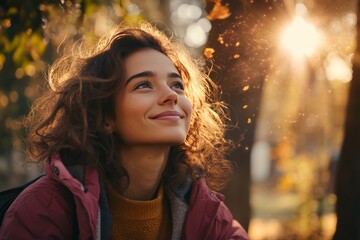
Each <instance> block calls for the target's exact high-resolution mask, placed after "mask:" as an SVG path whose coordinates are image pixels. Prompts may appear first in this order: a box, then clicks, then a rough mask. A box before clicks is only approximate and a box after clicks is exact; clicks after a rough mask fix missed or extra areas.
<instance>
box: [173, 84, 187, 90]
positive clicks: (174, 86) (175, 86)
mask: <svg viewBox="0 0 360 240" xmlns="http://www.w3.org/2000/svg"><path fill="white" fill-rule="evenodd" d="M171 87H173V88H175V89H181V90H184V84H183V83H182V82H174V83H173V84H172V86H171Z"/></svg>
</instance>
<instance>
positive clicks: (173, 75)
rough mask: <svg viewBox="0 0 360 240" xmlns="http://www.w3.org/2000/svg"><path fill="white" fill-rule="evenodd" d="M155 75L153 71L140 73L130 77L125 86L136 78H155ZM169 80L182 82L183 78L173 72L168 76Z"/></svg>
mask: <svg viewBox="0 0 360 240" xmlns="http://www.w3.org/2000/svg"><path fill="white" fill-rule="evenodd" d="M154 76H155V73H154V72H151V71H144V72H139V73H137V74H134V75H132V76H131V77H129V78H128V79H127V80H126V82H125V85H127V84H128V83H129V82H131V80H133V79H135V78H141V77H154ZM168 77H169V78H179V79H180V80H181V81H182V78H181V76H180V74H178V73H176V72H171V73H169V74H168Z"/></svg>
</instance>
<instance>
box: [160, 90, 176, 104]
mask: <svg viewBox="0 0 360 240" xmlns="http://www.w3.org/2000/svg"><path fill="white" fill-rule="evenodd" d="M159 101H160V104H175V105H176V104H177V102H178V95H177V93H176V92H175V91H174V90H173V89H171V88H170V87H169V86H166V87H164V88H163V89H162V93H161V97H160V99H159Z"/></svg>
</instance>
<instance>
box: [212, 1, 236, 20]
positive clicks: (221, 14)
mask: <svg viewBox="0 0 360 240" xmlns="http://www.w3.org/2000/svg"><path fill="white" fill-rule="evenodd" d="M230 15H231V13H230V11H229V7H228V6H227V5H222V4H221V1H216V2H215V4H214V7H213V9H212V10H211V11H210V13H209V14H208V15H207V19H209V20H210V21H212V20H215V19H225V18H228V17H229V16H230Z"/></svg>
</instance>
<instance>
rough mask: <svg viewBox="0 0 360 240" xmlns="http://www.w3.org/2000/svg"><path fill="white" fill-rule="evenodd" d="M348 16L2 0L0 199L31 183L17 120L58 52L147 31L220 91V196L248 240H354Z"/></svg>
mask: <svg viewBox="0 0 360 240" xmlns="http://www.w3.org/2000/svg"><path fill="white" fill-rule="evenodd" d="M357 4H358V2H357V1H356V0H346V1H343V0H334V1H331V2H330V1H326V0H243V1H241V0H228V1H225V0H206V1H205V0H148V1H140V0H37V1H22V0H1V4H0V191H2V190H5V189H7V188H10V187H14V186H16V185H19V184H21V183H23V182H25V181H27V180H29V179H31V178H33V177H35V176H36V175H38V174H39V170H38V169H37V168H29V166H25V165H24V160H25V158H26V157H25V156H24V154H23V138H24V137H25V136H26V131H25V130H24V129H23V128H22V126H21V120H22V118H23V116H24V115H25V114H26V113H27V112H28V110H29V105H30V104H31V102H32V101H33V100H34V99H36V97H37V96H39V94H40V93H41V91H42V86H44V83H45V81H46V77H45V76H46V68H47V66H49V65H50V64H51V63H52V62H53V61H54V60H55V59H56V57H57V56H58V55H57V49H58V47H59V46H61V44H62V43H63V42H65V41H66V42H74V41H76V40H78V39H80V38H82V37H83V36H84V35H86V36H90V37H98V36H101V35H102V34H103V33H105V32H107V31H108V30H109V29H110V28H111V27H112V26H113V25H115V24H118V23H121V22H122V23H124V24H136V23H138V22H140V21H142V20H149V21H151V22H153V23H156V25H157V27H158V28H159V29H161V30H164V31H165V32H166V33H170V32H173V33H174V34H173V37H174V38H176V39H178V40H179V41H180V42H181V43H182V44H183V45H184V46H185V47H186V48H188V49H189V51H190V52H191V54H192V55H193V57H194V58H196V59H199V64H201V65H202V67H204V69H212V72H211V74H210V76H211V77H212V78H213V79H214V80H215V81H216V82H217V83H218V85H219V86H220V87H221V89H222V97H223V100H224V101H225V102H226V103H227V104H228V105H229V110H230V114H231V116H232V120H231V124H232V125H233V126H236V127H233V128H230V129H229V131H228V137H229V138H231V139H232V140H233V141H234V142H235V143H236V145H237V148H236V149H235V150H234V151H233V152H231V153H230V154H229V159H230V160H231V161H233V162H234V164H235V165H236V166H237V167H236V169H235V172H234V175H233V176H232V178H231V180H230V184H229V186H228V187H227V188H226V189H225V190H224V191H223V193H224V194H225V195H226V204H227V205H228V206H229V208H230V209H231V211H232V213H233V215H234V217H235V218H236V219H237V220H239V221H240V223H241V224H242V225H243V226H244V227H245V228H246V229H247V230H248V232H249V235H250V238H251V239H254V240H265V239H333V238H334V239H360V233H359V231H360V230H358V226H357V225H356V223H357V222H359V221H360V216H359V215H360V209H359V208H360V207H359V206H358V205H360V204H358V203H360V193H359V191H360V190H358V189H360V187H359V185H360V184H359V183H360V180H359V179H358V178H360V166H358V165H359V163H358V162H359V161H360V159H359V156H360V154H359V150H360V149H359V148H360V140H359V138H360V132H359V124H360V118H359V113H358V112H359V109H360V104H359V100H357V99H358V97H357V96H359V94H360V92H359V79H360V74H359V73H358V72H359V71H358V66H357V65H356V63H358V57H357V56H358V55H357V54H356V52H357V50H356V46H357V40H356V39H357V38H356V36H357ZM334 233H336V235H335V237H334Z"/></svg>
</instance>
